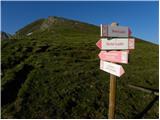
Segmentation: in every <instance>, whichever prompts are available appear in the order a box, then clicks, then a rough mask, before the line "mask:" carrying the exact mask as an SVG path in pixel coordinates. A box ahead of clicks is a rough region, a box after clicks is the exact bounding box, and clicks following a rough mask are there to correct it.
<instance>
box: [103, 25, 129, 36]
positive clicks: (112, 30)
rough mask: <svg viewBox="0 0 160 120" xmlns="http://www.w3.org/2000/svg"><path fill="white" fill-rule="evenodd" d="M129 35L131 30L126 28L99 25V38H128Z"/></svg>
mask: <svg viewBox="0 0 160 120" xmlns="http://www.w3.org/2000/svg"><path fill="white" fill-rule="evenodd" d="M130 35H131V30H130V29H129V28H128V27H122V26H115V25H114V26H113V25H102V24H101V37H129V36H130Z"/></svg>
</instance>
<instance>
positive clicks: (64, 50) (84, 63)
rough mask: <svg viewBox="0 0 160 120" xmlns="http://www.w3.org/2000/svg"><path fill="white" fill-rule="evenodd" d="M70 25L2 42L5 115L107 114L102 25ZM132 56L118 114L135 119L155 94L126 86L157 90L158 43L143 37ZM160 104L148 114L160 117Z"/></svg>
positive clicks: (119, 86)
mask: <svg viewBox="0 0 160 120" xmlns="http://www.w3.org/2000/svg"><path fill="white" fill-rule="evenodd" d="M69 26H71V23H70V25H69ZM69 26H68V23H66V25H63V27H62V26H60V25H57V26H54V27H53V28H52V29H49V30H46V31H38V32H37V33H35V34H34V35H32V36H31V37H28V38H25V37H24V38H21V39H14V41H13V40H9V41H2V118H107V112H108V85H109V74H108V73H106V72H103V71H100V70H99V59H98V56H97V54H98V53H99V51H100V50H99V49H98V48H97V47H96V45H95V43H96V42H97V41H98V39H99V38H100V37H99V28H98V27H95V26H90V25H86V24H80V25H78V26H74V25H72V27H69ZM77 27H78V28H77ZM129 58H130V63H129V64H127V65H123V67H124V69H125V72H126V73H125V74H124V75H123V76H122V77H121V78H117V110H116V118H135V117H136V116H137V115H138V114H139V113H141V112H142V111H143V109H144V108H145V107H146V106H147V105H148V104H149V102H151V101H152V99H153V98H154V96H153V95H150V94H147V93H144V92H141V91H137V90H134V89H131V88H129V87H127V84H135V85H139V86H144V87H148V88H155V89H158V45H154V44H150V43H147V42H143V41H138V42H137V43H136V49H135V50H133V51H132V53H131V54H130V57H129ZM3 94H4V96H5V97H3ZM6 94H9V96H7V97H6ZM11 95H12V97H10V96H11ZM8 99H10V100H8ZM3 101H7V102H3ZM3 103H4V104H3ZM158 104H159V103H158V101H157V102H156V103H155V104H154V106H153V107H152V108H151V109H150V110H149V111H148V112H147V113H146V114H145V115H144V118H158Z"/></svg>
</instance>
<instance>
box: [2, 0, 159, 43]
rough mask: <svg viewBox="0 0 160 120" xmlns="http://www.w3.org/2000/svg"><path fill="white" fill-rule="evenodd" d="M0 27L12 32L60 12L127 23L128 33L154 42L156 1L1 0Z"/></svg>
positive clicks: (101, 21) (96, 21)
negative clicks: (44, 0)
mask: <svg viewBox="0 0 160 120" xmlns="http://www.w3.org/2000/svg"><path fill="white" fill-rule="evenodd" d="M1 12H2V13H1V16H2V17H1V19H2V23H1V27H2V28H1V29H2V31H5V32H8V33H12V34H13V33H15V32H16V31H17V30H18V29H20V28H22V27H24V26H25V25H27V24H29V23H31V22H33V21H35V20H37V19H40V18H47V17H48V16H61V17H65V18H69V19H75V20H79V21H83V22H87V23H91V24H95V25H100V24H111V23H112V22H113V21H116V22H118V23H119V24H120V25H121V26H129V27H130V28H131V30H132V35H133V36H136V37H139V38H142V39H144V40H147V41H150V42H153V43H157V44H158V39H159V36H158V35H159V31H158V21H159V20H158V1H141V2H138V1H134V2H133V1H132V2H129V1H128V2H127V1H123V2H120V1H101V2H98V1H90V2H87V1H71V2H69V1H59V2H58V1H57V2H56V1H48V2H43V1H39V2H38V1H37V2H33V1H28V2H25V1H17V2H16V1H14V2H13V1H3V2H2V3H1Z"/></svg>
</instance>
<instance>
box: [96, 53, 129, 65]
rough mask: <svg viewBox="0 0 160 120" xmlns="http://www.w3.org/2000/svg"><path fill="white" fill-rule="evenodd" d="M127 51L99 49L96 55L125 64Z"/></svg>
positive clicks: (104, 59) (102, 58)
mask: <svg viewBox="0 0 160 120" xmlns="http://www.w3.org/2000/svg"><path fill="white" fill-rule="evenodd" d="M128 53H129V52H128V51H109V52H107V51H101V52H100V53H99V55H98V56H99V58H100V59H101V60H103V61H110V62H116V63H125V64H127V63H128Z"/></svg>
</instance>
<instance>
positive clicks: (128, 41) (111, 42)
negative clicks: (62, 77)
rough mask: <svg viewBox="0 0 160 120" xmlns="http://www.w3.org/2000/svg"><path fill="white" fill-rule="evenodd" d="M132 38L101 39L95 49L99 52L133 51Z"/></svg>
mask: <svg viewBox="0 0 160 120" xmlns="http://www.w3.org/2000/svg"><path fill="white" fill-rule="evenodd" d="M134 41H135V40H134V39H133V38H111V39H109V38H101V39H100V40H99V41H98V42H97V43H96V45H97V47H99V48H100V49H101V50H128V49H134Z"/></svg>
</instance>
